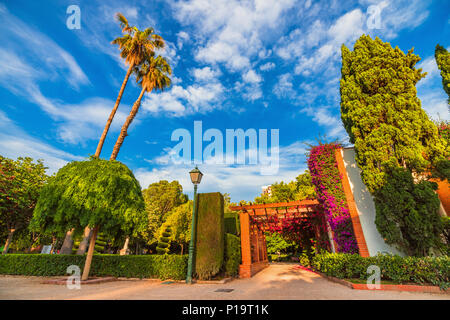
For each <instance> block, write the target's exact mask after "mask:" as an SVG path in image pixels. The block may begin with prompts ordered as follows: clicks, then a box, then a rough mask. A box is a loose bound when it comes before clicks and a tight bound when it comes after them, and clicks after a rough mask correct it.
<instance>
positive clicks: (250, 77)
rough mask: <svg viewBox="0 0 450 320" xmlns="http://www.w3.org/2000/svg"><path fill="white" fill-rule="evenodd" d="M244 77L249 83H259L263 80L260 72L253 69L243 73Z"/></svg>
mask: <svg viewBox="0 0 450 320" xmlns="http://www.w3.org/2000/svg"><path fill="white" fill-rule="evenodd" d="M242 79H243V80H244V81H245V82H247V83H259V82H261V81H262V78H261V76H260V75H259V74H257V73H256V72H255V71H254V70H253V69H251V70H248V71H247V72H246V73H244V74H243V76H242Z"/></svg>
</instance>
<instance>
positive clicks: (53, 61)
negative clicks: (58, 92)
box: [0, 6, 90, 89]
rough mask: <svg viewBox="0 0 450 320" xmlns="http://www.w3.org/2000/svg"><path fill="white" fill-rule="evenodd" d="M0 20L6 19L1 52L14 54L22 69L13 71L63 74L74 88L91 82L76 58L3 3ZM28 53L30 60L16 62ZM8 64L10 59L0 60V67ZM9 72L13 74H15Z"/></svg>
mask: <svg viewBox="0 0 450 320" xmlns="http://www.w3.org/2000/svg"><path fill="white" fill-rule="evenodd" d="M0 20H1V21H2V23H3V31H2V32H3V38H2V47H3V48H7V50H6V49H3V50H2V51H3V52H2V56H3V57H5V55H6V56H8V58H11V57H12V58H13V59H14V63H15V66H16V67H18V68H19V69H20V70H18V69H15V70H10V71H20V72H22V74H24V73H25V75H27V76H31V75H37V74H38V73H39V77H40V78H44V77H45V79H52V78H55V77H64V79H65V80H66V81H67V82H68V83H69V84H70V85H71V86H72V87H73V88H74V89H78V88H79V86H80V85H87V84H90V81H89V79H88V77H87V76H86V74H85V73H84V72H83V70H82V69H81V67H80V66H79V65H78V63H77V61H76V60H75V58H74V57H73V56H72V55H70V54H69V53H68V52H67V51H65V50H64V49H63V48H61V47H60V46H59V45H58V44H57V43H56V42H55V41H53V40H52V39H50V38H49V37H48V36H46V35H45V34H43V33H41V32H39V31H36V30H35V29H33V28H31V27H29V26H28V25H27V24H26V23H24V22H23V21H22V20H20V19H18V18H16V17H15V16H14V15H12V14H11V13H9V12H8V10H7V9H6V7H4V6H3V7H2V10H0ZM19 57H21V58H19ZM25 57H26V61H27V63H26V64H25V63H21V64H20V65H18V64H17V63H18V62H19V61H22V60H23V59H24V58H25ZM25 67H27V68H28V70H26V68H25ZM7 68H9V69H10V66H8V60H2V61H0V69H4V70H5V69H7ZM3 76H5V75H4V74H3ZM10 76H11V77H13V76H14V74H10ZM9 81H15V79H14V78H12V79H11V80H9Z"/></svg>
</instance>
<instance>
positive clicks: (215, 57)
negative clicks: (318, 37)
mask: <svg viewBox="0 0 450 320" xmlns="http://www.w3.org/2000/svg"><path fill="white" fill-rule="evenodd" d="M293 5H294V1H293V0H278V1H275V0H271V1H269V0H266V1H247V2H240V1H236V0H232V1H230V0H218V1H214V2H210V1H205V0H191V1H183V2H174V3H173V7H174V10H175V17H176V18H177V19H178V20H179V21H180V22H181V23H182V24H185V25H188V24H190V25H192V26H193V27H194V29H195V31H196V33H197V34H200V36H201V37H202V38H203V39H205V41H204V44H200V48H199V49H198V51H197V53H196V55H195V58H196V59H197V60H198V61H201V62H206V63H210V64H216V63H221V64H224V65H225V66H226V67H227V68H228V69H229V70H231V71H238V70H242V69H246V68H249V67H250V61H251V60H252V59H253V58H254V57H257V56H258V54H260V53H261V52H264V49H265V48H264V45H263V42H264V37H265V36H266V35H267V34H268V32H270V30H274V31H275V30H276V28H278V27H279V26H280V25H281V24H282V23H283V21H282V18H283V13H284V12H286V10H288V9H289V8H291V7H292V6H293Z"/></svg>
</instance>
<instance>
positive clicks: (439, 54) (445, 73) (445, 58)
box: [434, 45, 450, 106]
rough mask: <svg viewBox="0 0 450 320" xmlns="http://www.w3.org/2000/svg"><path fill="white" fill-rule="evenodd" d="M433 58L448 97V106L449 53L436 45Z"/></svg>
mask: <svg viewBox="0 0 450 320" xmlns="http://www.w3.org/2000/svg"><path fill="white" fill-rule="evenodd" d="M434 57H435V59H436V64H437V65H438V68H439V70H441V77H442V86H443V87H444V91H445V92H446V93H447V95H448V104H449V106H450V52H448V51H447V50H446V49H445V48H444V47H442V46H440V45H436V50H435V52H434Z"/></svg>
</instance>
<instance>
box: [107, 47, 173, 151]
mask: <svg viewBox="0 0 450 320" xmlns="http://www.w3.org/2000/svg"><path fill="white" fill-rule="evenodd" d="M135 72H136V74H137V76H136V82H137V83H139V85H140V86H141V88H142V90H141V93H140V94H139V97H138V99H137V100H136V102H135V103H134V104H133V108H131V111H130V114H129V115H128V117H127V119H126V120H125V123H124V124H123V126H122V129H121V130H120V135H119V137H118V138H117V141H116V144H115V146H114V149H113V152H112V154H111V158H110V160H115V159H116V158H117V154H118V153H119V150H120V148H121V146H122V144H123V140H124V139H125V137H126V136H127V130H128V127H129V126H130V124H131V122H132V121H133V119H134V118H135V116H136V114H137V112H138V111H139V107H140V106H141V100H142V97H143V96H144V93H145V92H151V91H152V90H153V89H156V90H164V89H165V88H167V87H169V86H170V84H171V81H170V78H169V75H171V74H172V69H171V68H170V65H169V63H168V62H167V61H166V59H164V58H163V57H161V56H157V57H156V58H155V57H154V55H153V54H152V55H150V56H148V57H147V59H146V60H145V61H144V62H143V63H142V66H141V67H140V68H139V66H137V67H135Z"/></svg>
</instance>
